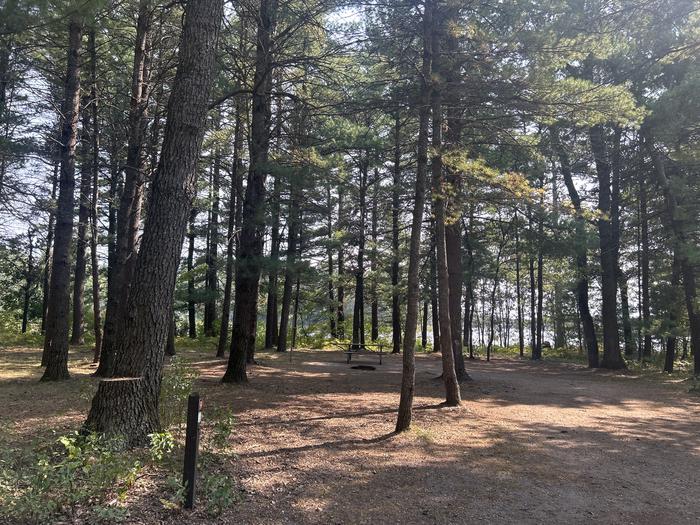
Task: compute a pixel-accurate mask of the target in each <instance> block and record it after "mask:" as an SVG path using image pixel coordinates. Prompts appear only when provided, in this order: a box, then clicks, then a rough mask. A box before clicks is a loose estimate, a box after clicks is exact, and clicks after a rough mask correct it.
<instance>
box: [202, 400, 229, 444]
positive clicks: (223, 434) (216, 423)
mask: <svg viewBox="0 0 700 525" xmlns="http://www.w3.org/2000/svg"><path fill="white" fill-rule="evenodd" d="M206 415H207V416H209V418H211V420H212V424H211V435H210V440H211V444H212V445H213V446H214V448H217V449H225V448H226V446H227V444H228V440H229V438H230V437H231V433H232V432H233V427H234V426H235V424H236V417H235V416H234V415H233V411H232V410H231V409H218V410H212V411H210V412H209V413H207V414H206Z"/></svg>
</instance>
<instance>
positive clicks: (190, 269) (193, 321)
mask: <svg viewBox="0 0 700 525" xmlns="http://www.w3.org/2000/svg"><path fill="white" fill-rule="evenodd" d="M196 218H197V208H195V207H194V206H193V207H192V210H191V211H190V218H189V221H188V227H187V230H188V231H187V237H188V241H189V243H188V246H187V273H188V274H189V276H188V277H187V331H188V335H189V337H190V339H197V303H196V302H195V297H194V294H195V282H194V241H195V239H196V237H197V235H196V230H195V220H196Z"/></svg>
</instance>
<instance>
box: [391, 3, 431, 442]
mask: <svg viewBox="0 0 700 525" xmlns="http://www.w3.org/2000/svg"><path fill="white" fill-rule="evenodd" d="M434 7H435V6H434V0H426V1H425V5H424V9H423V61H422V65H421V73H420V103H419V105H418V146H417V158H416V162H417V165H416V182H415V195H414V199H413V218H412V222H411V240H410V242H409V249H408V278H407V296H406V323H405V335H404V340H403V350H404V351H403V365H402V376H401V399H400V401H399V413H398V417H397V420H396V432H403V431H405V430H408V429H409V428H410V427H411V417H412V411H413V395H414V390H415V384H416V377H415V376H416V363H415V359H416V358H415V355H414V352H415V346H416V328H417V324H418V297H419V287H418V272H419V268H420V244H421V242H420V241H421V231H422V228H423V208H424V206H425V185H426V178H427V171H428V131H429V128H428V126H429V123H430V105H431V101H430V99H431V92H432V89H433V88H432V79H431V76H432V61H433V43H432V40H433V36H432V35H433V9H434Z"/></svg>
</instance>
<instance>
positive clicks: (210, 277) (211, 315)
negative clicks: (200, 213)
mask: <svg viewBox="0 0 700 525" xmlns="http://www.w3.org/2000/svg"><path fill="white" fill-rule="evenodd" d="M211 178H212V194H213V195H212V204H211V214H210V216H209V246H208V249H207V274H206V280H205V283H206V302H205V303H204V335H205V336H206V337H215V336H216V330H215V329H214V320H215V319H216V296H217V294H218V293H219V269H218V266H219V192H220V187H221V152H220V151H219V149H218V148H217V149H216V151H215V152H214V166H213V170H212V177H211Z"/></svg>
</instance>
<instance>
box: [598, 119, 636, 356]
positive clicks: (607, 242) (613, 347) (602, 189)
mask: <svg viewBox="0 0 700 525" xmlns="http://www.w3.org/2000/svg"><path fill="white" fill-rule="evenodd" d="M588 134H589V138H590V142H591V150H592V151H593V156H594V158H595V165H596V171H597V173H598V210H599V211H600V213H601V217H600V218H599V219H598V233H599V235H600V270H601V294H602V320H603V360H602V361H601V363H600V366H601V367H602V368H610V369H621V368H627V365H626V364H625V360H624V359H623V358H622V353H621V352H620V335H619V333H618V323H617V280H616V277H617V264H616V260H615V246H614V243H615V237H614V233H613V226H612V223H611V220H610V218H611V211H612V210H611V191H610V185H611V171H612V170H611V166H610V161H609V159H608V153H607V148H606V145H605V137H604V133H603V126H602V125H596V126H593V127H591V128H590V129H589V133H588Z"/></svg>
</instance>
